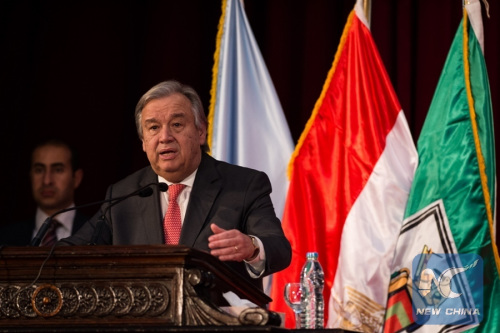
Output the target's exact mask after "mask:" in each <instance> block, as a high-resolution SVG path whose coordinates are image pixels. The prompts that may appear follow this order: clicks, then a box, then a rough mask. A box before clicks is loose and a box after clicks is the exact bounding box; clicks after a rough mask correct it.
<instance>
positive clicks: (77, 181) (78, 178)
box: [73, 169, 83, 189]
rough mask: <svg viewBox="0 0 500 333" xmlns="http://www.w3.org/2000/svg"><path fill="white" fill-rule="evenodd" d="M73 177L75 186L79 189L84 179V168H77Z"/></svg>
mask: <svg viewBox="0 0 500 333" xmlns="http://www.w3.org/2000/svg"><path fill="white" fill-rule="evenodd" d="M73 178H74V179H75V183H74V185H73V187H74V188H75V189H77V188H78V186H80V183H81V182H82V179H83V170H82V169H78V170H76V171H75V172H74V174H73Z"/></svg>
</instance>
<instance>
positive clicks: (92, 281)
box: [0, 245, 280, 332]
mask: <svg viewBox="0 0 500 333" xmlns="http://www.w3.org/2000/svg"><path fill="white" fill-rule="evenodd" d="M226 292H233V293H235V294H236V295H238V296H239V297H240V298H241V299H246V300H249V301H251V302H252V303H254V304H256V305H257V306H256V307H250V308H248V307H247V308H245V309H244V310H243V311H241V312H240V313H237V314H234V313H231V314H230V312H227V311H223V310H222V308H223V307H225V306H228V304H227V302H226V300H225V298H224V297H223V293H226ZM270 301H271V299H270V298H269V297H268V296H267V295H265V294H264V293H262V292H261V291H259V290H255V288H254V287H253V286H251V285H250V284H248V283H247V282H246V281H245V279H244V278H243V277H242V276H240V275H238V274H237V273H236V272H234V271H233V270H231V269H230V268H229V267H227V266H226V265H224V264H223V263H222V262H220V261H219V260H217V259H216V258H214V257H213V256H211V255H209V254H207V253H204V252H201V251H198V250H195V249H191V248H187V247H182V246H165V245H153V246H151V245H147V246H61V247H56V248H55V249H53V251H52V252H51V249H49V248H46V247H4V248H1V249H0V332H2V330H5V331H30V332H31V331H33V332H35V331H37V329H41V330H40V331H42V330H43V329H44V328H45V329H46V328H50V329H51V330H53V331H61V332H63V331H64V332H71V331H78V332H82V331H85V330H82V328H86V329H88V330H89V331H92V330H93V329H94V331H99V332H101V331H104V329H106V328H108V329H109V330H111V328H124V327H142V328H147V327H177V328H180V327H195V326H196V327H209V326H210V327H214V326H215V327H219V326H220V327H222V326H232V327H239V326H246V325H249V326H268V327H269V326H274V327H276V328H277V326H279V324H280V319H279V316H277V314H276V313H273V312H270V311H267V310H266V309H265V305H266V304H267V303H268V302H270ZM9 329H11V330H9ZM278 330H279V329H278ZM141 331H147V330H141ZM120 332H123V330H120Z"/></svg>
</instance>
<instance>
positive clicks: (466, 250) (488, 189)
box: [384, 1, 500, 332]
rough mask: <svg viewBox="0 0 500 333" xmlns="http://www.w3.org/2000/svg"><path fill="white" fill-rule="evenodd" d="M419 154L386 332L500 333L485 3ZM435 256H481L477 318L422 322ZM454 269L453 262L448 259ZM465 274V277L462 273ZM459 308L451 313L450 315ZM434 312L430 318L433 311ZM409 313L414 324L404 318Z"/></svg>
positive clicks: (453, 63) (468, 11)
mask: <svg viewBox="0 0 500 333" xmlns="http://www.w3.org/2000/svg"><path fill="white" fill-rule="evenodd" d="M417 149H418V155H419V166H418V168H417V170H416V173H415V176H414V179H413V183H412V189H411V192H410V196H409V199H408V203H407V208H406V212H405V221H404V223H403V226H402V229H401V233H400V237H399V240H398V245H397V250H396V254H395V257H394V262H393V270H392V272H393V275H392V281H391V287H390V288H389V290H390V294H389V298H388V304H387V309H388V312H387V313H386V323H385V327H384V331H385V332H396V331H398V330H401V329H407V330H411V331H413V330H416V331H418V332H420V331H422V332H424V331H425V332H439V331H446V332H459V331H463V330H466V329H471V328H472V330H474V331H481V332H498V331H499V330H500V302H499V301H498V300H499V299H500V280H499V267H500V266H499V265H500V260H499V257H498V249H497V247H496V244H495V237H494V235H495V211H494V210H495V202H496V201H495V192H496V169H495V147H494V130H493V116H492V106H491V98H490V88H489V83H488V74H487V70H486V64H485V61H484V56H483V50H482V21H481V7H480V3H479V1H471V4H470V5H466V6H465V9H464V18H463V20H462V22H461V24H460V26H459V29H458V31H457V33H456V35H455V38H454V40H453V43H452V45H451V49H450V52H449V54H448V57H447V59H446V63H445V65H444V68H443V71H442V73H441V77H440V80H439V83H438V86H437V88H436V91H435V94H434V98H433V100H432V103H431V106H430V109H429V112H428V115H427V118H426V120H425V123H424V126H423V128H422V131H421V134H420V137H419V140H418V143H417ZM433 253H434V254H437V253H445V254H457V255H460V254H472V255H476V256H477V257H478V258H480V259H482V267H483V269H482V271H481V272H480V273H481V274H479V275H480V276H481V277H482V279H481V281H474V278H471V277H470V276H468V277H467V278H466V279H465V281H463V283H464V285H465V286H466V287H464V288H465V289H467V292H469V293H470V295H469V296H472V299H473V300H475V303H474V302H473V304H472V305H470V304H469V307H470V308H473V309H474V310H473V311H472V312H471V313H469V314H471V316H469V317H470V318H469V319H470V320H462V321H456V322H453V321H452V322H442V323H441V322H437V323H436V322H432V320H429V322H428V323H432V325H429V324H427V323H422V322H418V319H416V317H415V311H416V310H415V309H416V305H415V299H416V296H418V295H417V294H418V293H419V292H421V290H420V289H418V287H419V283H421V281H422V280H420V279H421V277H423V275H418V274H416V273H421V271H418V272H417V271H416V270H415V267H420V268H421V267H422V265H425V264H426V260H427V259H426V258H429V256H430V255H431V254H433ZM419 254H420V255H421V254H424V255H426V257H421V258H420V262H418V263H417V265H416V266H415V262H414V259H415V257H416V256H417V255H419ZM422 258H423V259H422ZM449 258H451V257H450V256H447V259H449ZM459 260H460V259H459ZM412 261H413V262H412ZM412 263H413V266H412ZM475 263H476V264H477V262H476V261H473V262H471V263H468V262H464V261H463V260H462V261H461V262H460V261H459V262H458V264H457V263H454V264H455V266H459V267H461V266H463V267H465V268H463V267H462V270H463V271H466V270H468V272H474V271H478V270H479V269H480V266H476V265H475ZM448 266H449V267H452V266H454V265H452V264H450V263H449V262H448ZM412 267H413V269H412ZM424 268H425V267H424ZM431 273H432V274H434V273H435V271H434V273H433V272H431ZM443 274H444V273H443ZM435 275H436V276H438V275H439V274H438V273H435ZM460 275H464V276H465V273H464V274H457V275H456V276H460ZM477 276H478V275H476V277H477ZM415 277H416V278H415ZM455 280H457V279H452V280H451V282H452V284H451V289H452V291H456V289H455V288H457V287H456V286H454V285H453V283H455ZM429 281H431V284H432V282H434V283H437V284H438V287H439V282H440V281H439V280H438V279H437V278H434V275H432V276H431V277H430V278H429V279H428V280H427V282H429ZM420 286H421V285H420ZM438 289H439V288H438ZM465 289H464V290H465ZM429 290H431V289H429ZM440 291H441V290H440ZM467 292H463V294H464V295H465V294H467ZM405 295H408V296H406V299H408V297H409V298H411V299H412V301H413V311H414V313H413V316H412V317H410V316H404V315H405V311H404V309H405V307H404V306H403V304H405V303H404V302H402V301H401V299H402V298H404V296H405ZM442 295H443V293H442V294H441V296H440V297H441V298H443V297H444V298H443V299H441V300H437V299H434V302H435V303H434V305H433V308H431V309H430V310H429V311H430V312H431V310H432V311H436V312H438V310H439V306H440V305H441V304H443V303H442V302H443V301H444V299H445V298H447V297H446V295H449V294H446V295H445V296H442ZM450 298H451V296H450ZM477 300H479V302H478V301H477ZM464 307H466V308H469V307H467V306H464ZM408 309H409V311H411V308H408V307H406V310H407V311H406V314H408ZM389 310H390V311H389ZM453 311H454V310H450V312H449V313H450V314H451V316H452V315H453V313H452V312H453ZM476 311H477V312H476ZM443 312H444V311H443ZM446 313H448V311H446ZM427 314H428V317H427V318H430V317H432V314H433V313H430V314H429V313H427ZM442 314H443V313H442ZM402 316H403V317H404V318H407V319H408V318H411V319H409V320H406V321H401V320H400V318H402ZM448 319H450V318H448ZM440 323H441V324H442V325H440Z"/></svg>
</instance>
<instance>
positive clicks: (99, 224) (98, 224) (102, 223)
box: [87, 183, 168, 245]
mask: <svg viewBox="0 0 500 333" xmlns="http://www.w3.org/2000/svg"><path fill="white" fill-rule="evenodd" d="M149 185H158V189H159V190H160V191H161V192H165V191H167V190H168V185H167V184H165V183H154V184H149ZM149 185H148V186H149ZM152 194H153V189H151V187H146V188H143V189H142V190H139V193H136V194H135V195H139V196H140V197H142V198H145V197H149V196H150V195H152ZM128 197H129V196H125V197H119V198H117V199H116V200H115V201H114V202H112V203H110V204H109V205H108V206H107V207H106V209H104V211H103V212H102V214H101V216H100V217H99V219H98V220H97V222H96V227H95V229H94V232H93V234H92V237H91V239H90V242H89V243H87V245H96V244H97V240H98V238H99V236H101V234H102V232H103V230H102V229H103V228H104V226H105V224H106V214H107V212H108V210H110V209H111V207H113V206H114V205H116V204H118V203H120V202H122V201H123V200H125V199H127V198H128Z"/></svg>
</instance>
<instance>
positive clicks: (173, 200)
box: [163, 184, 186, 244]
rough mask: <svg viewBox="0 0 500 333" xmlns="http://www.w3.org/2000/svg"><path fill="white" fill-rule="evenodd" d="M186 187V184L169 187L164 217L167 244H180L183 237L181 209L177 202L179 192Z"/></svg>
mask: <svg viewBox="0 0 500 333" xmlns="http://www.w3.org/2000/svg"><path fill="white" fill-rule="evenodd" d="M184 187H186V185H184V184H172V185H170V186H169V187H168V208H167V213H166V214H165V218H164V219H163V230H164V232H165V244H178V243H179V238H180V237H181V228H182V223H181V209H180V208H179V204H178V203H177V197H178V196H179V193H181V191H182V190H183V189H184Z"/></svg>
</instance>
